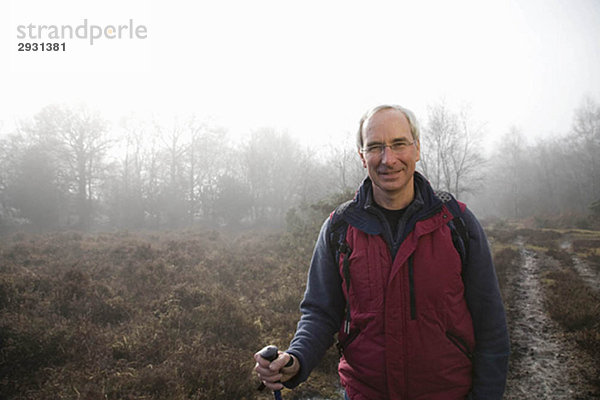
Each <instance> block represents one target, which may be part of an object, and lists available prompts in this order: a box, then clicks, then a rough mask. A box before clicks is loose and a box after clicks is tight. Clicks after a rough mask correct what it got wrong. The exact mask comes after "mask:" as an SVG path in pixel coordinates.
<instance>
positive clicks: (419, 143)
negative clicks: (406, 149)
mask: <svg viewBox="0 0 600 400" xmlns="http://www.w3.org/2000/svg"><path fill="white" fill-rule="evenodd" d="M420 160H421V142H420V141H419V140H417V161H420Z"/></svg>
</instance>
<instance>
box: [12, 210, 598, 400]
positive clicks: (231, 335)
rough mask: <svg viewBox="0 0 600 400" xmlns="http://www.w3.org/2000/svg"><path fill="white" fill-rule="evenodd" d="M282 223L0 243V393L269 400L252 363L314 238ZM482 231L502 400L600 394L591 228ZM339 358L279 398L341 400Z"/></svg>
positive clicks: (286, 333)
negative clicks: (260, 228)
mask: <svg viewBox="0 0 600 400" xmlns="http://www.w3.org/2000/svg"><path fill="white" fill-rule="evenodd" d="M309 211H310V210H309ZM311 212H313V213H316V214H319V215H322V214H325V212H324V210H319V209H316V208H315V209H313V210H312V211H311ZM315 220H319V219H315ZM288 222H289V223H290V226H291V227H292V228H290V229H289V230H288V231H286V232H280V233H274V232H256V231H251V232H250V231H248V232H241V233H240V232H238V233H227V232H218V231H202V232H200V231H194V230H188V231H184V230H182V231H173V232H137V233H134V232H129V233H127V232H121V233H95V234H81V233H76V232H61V233H51V234H39V235H34V234H13V235H9V236H4V237H3V238H2V241H1V242H0V316H1V318H0V393H1V395H0V398H2V399H91V400H94V399H167V400H170V399H173V400H175V399H197V400H199V399H206V400H219V399H237V400H239V399H258V398H260V399H267V398H271V397H272V395H270V394H269V393H266V392H263V393H260V392H257V391H256V387H257V384H258V382H257V380H256V377H255V376H254V374H253V372H252V368H253V366H254V362H253V359H252V355H253V354H254V353H255V352H256V351H257V350H258V349H259V348H260V347H261V346H262V345H265V344H270V343H272V344H276V345H278V346H280V347H282V348H285V346H287V344H288V343H289V340H290V339H291V337H292V334H293V332H294V329H295V325H296V322H297V319H298V318H299V312H298V303H299V301H300V299H301V297H302V294H303V291H304V284H305V278H306V273H307V269H308V265H309V260H310V256H311V253H312V245H313V241H314V239H315V237H316V234H317V232H318V224H316V223H311V224H303V223H300V219H299V216H298V215H294V214H291V215H290V218H289V220H288ZM488 235H489V239H490V241H491V243H492V245H493V249H494V258H495V263H496V268H497V273H498V276H499V279H500V284H501V289H502V292H503V296H504V299H505V302H506V307H507V315H508V318H509V324H510V329H511V341H512V357H511V373H510V376H509V385H508V389H507V395H506V398H514V399H517V398H519V399H523V398H532V399H533V398H544V397H545V398H596V397H597V396H600V381H599V380H598V376H599V371H600V368H599V366H600V295H599V292H598V289H599V285H598V280H597V279H598V276H599V275H600V250H599V249H600V233H598V232H593V231H564V230H563V231H559V230H540V229H517V228H512V227H510V226H508V225H502V226H497V227H490V228H489V229H488ZM532 328H535V330H536V331H540V330H541V331H542V333H543V331H544V330H547V331H548V332H547V333H548V336H541V337H539V338H537V339H536V337H535V335H533V334H528V329H532ZM534 339H535V340H538V342H536V341H535V340H534ZM554 342H555V343H554ZM549 346H550V348H554V347H551V346H556V349H557V350H556V351H555V352H557V353H560V354H558V355H556V354H554V355H552V354H547V353H548V352H547V351H546V350H547V348H548V347H549ZM544 360H546V361H547V362H542V361H544ZM336 361H337V355H336V353H335V352H334V351H333V350H331V351H330V352H329V353H328V355H327V356H326V358H325V359H324V361H323V362H322V364H321V366H320V367H319V368H318V369H317V370H316V371H315V372H314V373H313V375H311V378H310V379H309V381H308V382H307V383H305V384H303V385H301V387H300V388H299V389H297V390H294V391H292V392H290V391H284V393H283V395H284V398H286V399H309V398H323V399H338V398H340V395H339V387H338V386H337V377H336ZM557 366H558V367H557ZM545 368H548V369H552V368H554V369H556V368H559V374H558V375H560V376H555V375H556V373H554V374H553V373H549V372H547V371H546V369H545ZM560 368H562V369H560ZM538 379H540V380H542V381H543V380H544V379H546V380H547V381H548V382H546V383H549V384H550V385H549V387H548V388H546V389H545V388H544V387H543V385H542V386H541V387H540V386H539V382H538V381H537V380H538ZM553 379H554V380H558V381H556V382H555V381H552V380H553ZM561 379H563V380H564V382H562V381H560V380H561ZM536 385H537V386H536ZM556 385H563V386H564V387H565V388H566V389H565V390H566V391H565V394H564V397H561V396H562V394H561V393H562V392H556V393H558V394H559V395H557V396H556V397H553V396H552V393H555V392H552V390H553V389H552V387H553V386H554V387H556ZM528 388H529V389H528ZM567 389H568V390H570V391H571V392H569V393H567V392H568V390H567ZM569 396H572V397H569Z"/></svg>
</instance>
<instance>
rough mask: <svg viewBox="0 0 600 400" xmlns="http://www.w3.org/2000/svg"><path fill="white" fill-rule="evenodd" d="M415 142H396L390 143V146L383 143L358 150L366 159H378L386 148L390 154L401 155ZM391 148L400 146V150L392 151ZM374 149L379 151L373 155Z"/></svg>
mask: <svg viewBox="0 0 600 400" xmlns="http://www.w3.org/2000/svg"><path fill="white" fill-rule="evenodd" d="M415 142H416V140H413V141H412V142H408V141H406V142H404V141H397V142H392V143H391V144H385V143H378V144H372V145H369V146H365V147H363V148H362V149H360V152H361V153H362V154H364V155H365V156H367V157H369V156H370V157H379V156H381V155H383V153H384V152H385V149H386V147H389V148H390V150H391V151H392V153H394V154H402V153H404V152H405V151H406V150H408V148H409V147H410V146H412V145H413V144H415ZM393 146H400V149H397V150H394V148H393ZM375 149H379V151H377V152H375V153H373V151H375Z"/></svg>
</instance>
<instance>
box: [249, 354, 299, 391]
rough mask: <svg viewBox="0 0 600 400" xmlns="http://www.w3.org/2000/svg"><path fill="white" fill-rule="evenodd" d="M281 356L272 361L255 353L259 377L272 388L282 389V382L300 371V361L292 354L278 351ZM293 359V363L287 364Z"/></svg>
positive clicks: (256, 369)
mask: <svg viewBox="0 0 600 400" xmlns="http://www.w3.org/2000/svg"><path fill="white" fill-rule="evenodd" d="M278 353H279V356H278V357H277V358H276V359H275V360H273V362H270V361H269V360H265V359H264V358H262V357H261V356H260V354H259V353H256V354H255V355H254V359H255V360H256V366H255V367H254V371H256V373H257V374H258V379H260V380H261V382H262V383H264V385H265V386H266V387H267V388H269V389H271V390H281V389H282V388H283V385H282V384H281V382H285V381H288V380H290V379H292V378H293V377H294V375H296V374H297V373H298V371H300V362H299V361H298V359H297V358H296V357H294V356H292V355H291V354H288V353H284V352H282V351H280V352H278ZM290 360H293V361H292V363H291V365H289V366H287V367H286V365H288V363H290Z"/></svg>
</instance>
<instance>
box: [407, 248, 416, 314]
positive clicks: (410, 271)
mask: <svg viewBox="0 0 600 400" xmlns="http://www.w3.org/2000/svg"><path fill="white" fill-rule="evenodd" d="M414 270H415V267H414V262H413V255H412V254H411V255H410V257H408V294H409V296H410V319H411V320H415V319H417V301H416V298H415V277H414V273H415V271H414Z"/></svg>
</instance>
